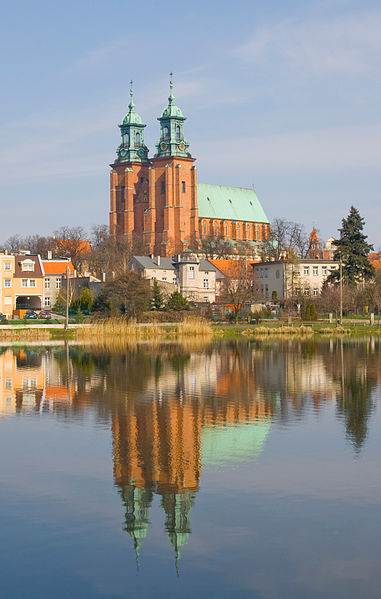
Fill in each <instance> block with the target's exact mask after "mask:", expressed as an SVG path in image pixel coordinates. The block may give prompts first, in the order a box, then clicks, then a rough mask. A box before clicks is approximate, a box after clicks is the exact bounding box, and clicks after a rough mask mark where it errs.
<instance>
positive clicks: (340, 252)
mask: <svg viewBox="0 0 381 599" xmlns="http://www.w3.org/2000/svg"><path fill="white" fill-rule="evenodd" d="M364 223H365V220H364V219H363V218H362V217H361V216H360V214H359V212H358V210H356V208H354V206H351V209H350V211H349V214H348V217H347V218H343V220H342V226H341V228H340V229H339V231H340V239H335V240H334V245H335V246H336V252H335V254H334V259H335V260H340V259H341V261H342V265H343V266H342V270H343V281H346V282H347V283H349V284H350V285H356V284H357V283H360V282H363V281H367V280H369V279H372V278H373V277H374V274H375V271H374V268H373V266H372V265H371V263H370V261H369V257H368V256H369V252H370V251H371V250H373V246H372V245H370V244H369V243H367V241H366V240H367V238H368V237H367V235H364V233H363V232H362V231H363V228H364ZM339 279H340V271H339V270H335V271H334V272H332V273H331V274H330V275H329V277H328V279H327V281H328V282H329V283H335V282H337V281H338V280H339Z"/></svg>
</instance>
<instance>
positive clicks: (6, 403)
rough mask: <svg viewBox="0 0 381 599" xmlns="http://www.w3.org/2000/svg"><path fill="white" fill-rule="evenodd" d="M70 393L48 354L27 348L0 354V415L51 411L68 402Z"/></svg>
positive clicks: (58, 367) (71, 395)
mask: <svg viewBox="0 0 381 599" xmlns="http://www.w3.org/2000/svg"><path fill="white" fill-rule="evenodd" d="M74 394H75V389H74V388H73V389H71V388H70V387H69V388H68V385H67V384H64V382H63V377H62V369H61V367H60V365H59V364H58V363H57V362H56V360H55V359H54V358H53V357H52V355H51V354H50V353H48V352H42V351H41V350H38V349H31V348H30V349H17V350H11V349H6V350H5V351H4V352H3V353H2V354H0V416H1V415H5V414H15V413H25V412H29V411H32V412H36V411H42V410H45V411H46V410H53V409H55V407H57V405H59V404H67V403H71V401H72V399H73V397H74Z"/></svg>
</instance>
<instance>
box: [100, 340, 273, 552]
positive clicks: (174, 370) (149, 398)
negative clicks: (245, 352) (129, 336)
mask: <svg viewBox="0 0 381 599" xmlns="http://www.w3.org/2000/svg"><path fill="white" fill-rule="evenodd" d="M238 368H240V370H241V374H242V376H241V378H240V377H237V369H238ZM247 368H249V370H252V363H251V360H249V362H247V361H246V360H242V359H241V360H240V361H239V363H237V362H235V361H234V359H233V353H232V354H231V355H230V354H229V353H227V354H225V355H223V354H222V353H219V352H218V351H215V352H213V353H211V354H210V355H208V356H205V355H203V354H201V355H197V354H193V355H191V356H190V357H189V359H188V360H186V361H182V363H181V367H180V368H179V367H178V364H177V365H176V363H175V364H174V363H173V362H172V367H171V362H170V360H165V361H163V364H162V369H161V373H160V375H159V376H157V377H151V378H150V379H149V380H147V384H146V386H145V388H144V392H143V393H142V392H141V391H136V390H135V391H130V392H129V391H128V390H127V397H124V398H121V399H120V401H119V402H116V403H115V406H114V409H113V413H112V431H113V452H114V480H115V483H116V484H117V485H118V486H119V488H120V493H121V496H122V499H123V503H124V505H125V509H126V530H127V532H128V533H129V534H130V535H131V537H132V538H133V540H134V546H135V549H136V551H137V552H138V550H139V547H140V545H141V542H142V539H143V538H145V537H146V535H147V532H148V526H149V508H150V505H151V502H152V499H153V496H154V495H155V494H156V495H160V496H161V506H162V508H163V510H164V512H165V515H166V520H165V527H166V531H167V534H168V538H169V540H170V542H171V544H172V545H173V547H174V549H175V554H176V563H177V561H178V558H179V556H180V551H181V547H182V546H183V545H184V544H185V543H186V542H187V540H188V537H189V534H190V510H191V508H192V506H193V504H194V498H195V493H196V492H197V491H198V488H199V482H200V478H201V467H202V466H206V467H207V466H208V465H214V464H221V463H224V462H226V461H228V460H231V461H239V460H247V459H253V458H255V457H256V456H258V455H259V454H260V453H261V451H262V448H263V443H264V441H265V439H266V436H267V434H268V431H269V428H270V419H271V415H272V404H270V403H266V402H265V400H264V399H263V398H258V399H255V388H254V378H253V376H252V372H251V373H250V372H249V373H247V372H246V370H247ZM138 370H139V369H137V370H136V372H138ZM217 389H220V394H217V393H216V390H217ZM108 392H111V389H110V388H109V386H108Z"/></svg>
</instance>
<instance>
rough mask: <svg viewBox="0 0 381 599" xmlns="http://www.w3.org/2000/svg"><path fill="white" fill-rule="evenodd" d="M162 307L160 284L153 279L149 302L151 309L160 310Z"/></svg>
mask: <svg viewBox="0 0 381 599" xmlns="http://www.w3.org/2000/svg"><path fill="white" fill-rule="evenodd" d="M163 308H164V300H163V294H162V293H161V289H160V285H159V283H158V282H157V281H156V280H155V281H154V282H153V286H152V295H151V302H150V309H151V310H162V309H163Z"/></svg>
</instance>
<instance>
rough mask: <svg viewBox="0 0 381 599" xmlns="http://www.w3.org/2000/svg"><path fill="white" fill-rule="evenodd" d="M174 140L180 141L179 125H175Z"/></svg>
mask: <svg viewBox="0 0 381 599" xmlns="http://www.w3.org/2000/svg"><path fill="white" fill-rule="evenodd" d="M176 141H180V126H179V125H177V127H176Z"/></svg>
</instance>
